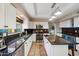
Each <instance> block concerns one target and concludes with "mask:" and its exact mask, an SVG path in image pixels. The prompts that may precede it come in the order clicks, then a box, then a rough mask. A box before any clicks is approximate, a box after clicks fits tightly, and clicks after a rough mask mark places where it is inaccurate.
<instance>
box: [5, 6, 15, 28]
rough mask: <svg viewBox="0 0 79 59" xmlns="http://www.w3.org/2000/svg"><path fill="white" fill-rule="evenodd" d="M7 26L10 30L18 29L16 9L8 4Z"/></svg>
mask: <svg viewBox="0 0 79 59" xmlns="http://www.w3.org/2000/svg"><path fill="white" fill-rule="evenodd" d="M6 25H7V26H8V28H12V29H15V28H16V9H15V7H13V6H12V5H11V4H6Z"/></svg>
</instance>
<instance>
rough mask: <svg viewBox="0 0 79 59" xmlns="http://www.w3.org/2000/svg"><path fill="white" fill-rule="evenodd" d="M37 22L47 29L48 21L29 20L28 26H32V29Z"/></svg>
mask: <svg viewBox="0 0 79 59" xmlns="http://www.w3.org/2000/svg"><path fill="white" fill-rule="evenodd" d="M37 24H41V25H43V28H44V29H48V28H49V27H48V22H30V25H29V26H30V28H34V29H36V25H37Z"/></svg>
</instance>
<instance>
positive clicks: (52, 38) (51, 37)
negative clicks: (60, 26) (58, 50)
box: [45, 35, 72, 45]
mask: <svg viewBox="0 0 79 59" xmlns="http://www.w3.org/2000/svg"><path fill="white" fill-rule="evenodd" d="M45 37H46V39H48V41H49V42H50V43H51V44H52V45H68V44H72V43H71V42H69V41H67V40H65V39H63V38H62V37H59V36H56V35H48V36H45Z"/></svg>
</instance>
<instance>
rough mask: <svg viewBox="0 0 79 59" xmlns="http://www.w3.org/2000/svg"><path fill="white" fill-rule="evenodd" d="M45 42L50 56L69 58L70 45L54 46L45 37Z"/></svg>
mask: <svg viewBox="0 0 79 59" xmlns="http://www.w3.org/2000/svg"><path fill="white" fill-rule="evenodd" d="M43 40H44V48H45V50H46V53H47V55H48V56H68V45H52V44H51V43H50V42H49V41H48V40H47V39H46V38H45V37H43Z"/></svg>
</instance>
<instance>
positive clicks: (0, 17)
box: [0, 3, 5, 29]
mask: <svg viewBox="0 0 79 59" xmlns="http://www.w3.org/2000/svg"><path fill="white" fill-rule="evenodd" d="M4 7H5V6H4V4H3V3H0V29H2V28H4V25H5V24H4V23H5V21H4V20H5V11H4V10H5V8H4Z"/></svg>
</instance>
